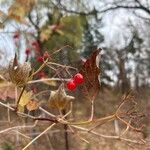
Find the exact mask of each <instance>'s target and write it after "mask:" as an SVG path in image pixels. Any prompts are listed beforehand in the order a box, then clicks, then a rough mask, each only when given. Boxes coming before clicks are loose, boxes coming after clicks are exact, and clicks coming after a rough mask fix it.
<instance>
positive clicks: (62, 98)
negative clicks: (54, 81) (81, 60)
mask: <svg viewBox="0 0 150 150" xmlns="http://www.w3.org/2000/svg"><path fill="white" fill-rule="evenodd" d="M73 99H74V97H73V96H69V95H67V94H66V92H65V90H64V85H63V84H61V85H60V86H59V88H58V90H56V91H51V95H50V98H49V101H48V103H49V106H50V107H52V108H57V109H64V108H66V107H67V105H68V104H69V103H70V102H71V101H72V100H73Z"/></svg>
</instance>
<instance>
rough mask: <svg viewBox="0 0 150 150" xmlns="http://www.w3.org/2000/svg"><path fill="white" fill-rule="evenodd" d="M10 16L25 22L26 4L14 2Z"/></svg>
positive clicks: (9, 10) (10, 9)
mask: <svg viewBox="0 0 150 150" xmlns="http://www.w3.org/2000/svg"><path fill="white" fill-rule="evenodd" d="M8 16H9V18H11V19H14V20H15V21H17V22H23V20H24V17H25V16H26V9H25V7H24V5H21V4H20V3H14V4H12V5H11V6H10V8H9V9H8Z"/></svg>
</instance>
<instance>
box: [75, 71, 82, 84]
mask: <svg viewBox="0 0 150 150" xmlns="http://www.w3.org/2000/svg"><path fill="white" fill-rule="evenodd" d="M73 80H74V82H75V83H76V84H82V83H83V81H84V78H83V75H82V74H81V73H77V74H76V75H75V76H74V77H73Z"/></svg>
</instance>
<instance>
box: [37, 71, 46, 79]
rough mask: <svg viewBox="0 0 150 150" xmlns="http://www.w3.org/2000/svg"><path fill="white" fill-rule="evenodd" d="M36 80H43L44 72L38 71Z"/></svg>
mask: <svg viewBox="0 0 150 150" xmlns="http://www.w3.org/2000/svg"><path fill="white" fill-rule="evenodd" d="M37 76H38V78H44V77H45V72H44V71H40V72H39V73H37Z"/></svg>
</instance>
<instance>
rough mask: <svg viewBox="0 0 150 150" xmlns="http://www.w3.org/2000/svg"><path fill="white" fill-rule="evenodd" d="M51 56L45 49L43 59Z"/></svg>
mask: <svg viewBox="0 0 150 150" xmlns="http://www.w3.org/2000/svg"><path fill="white" fill-rule="evenodd" d="M49 57H50V56H49V53H48V52H47V51H45V53H44V55H43V59H44V60H46V59H48V58H49Z"/></svg>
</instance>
